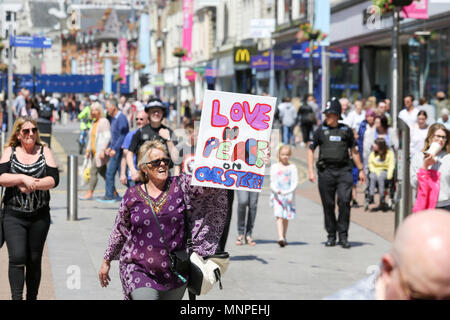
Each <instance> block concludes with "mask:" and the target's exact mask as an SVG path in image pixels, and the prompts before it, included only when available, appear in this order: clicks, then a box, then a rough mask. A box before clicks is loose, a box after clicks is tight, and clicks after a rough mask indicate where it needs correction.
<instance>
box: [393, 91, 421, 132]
mask: <svg viewBox="0 0 450 320" xmlns="http://www.w3.org/2000/svg"><path fill="white" fill-rule="evenodd" d="M403 102H404V103H405V109H403V110H401V111H400V112H399V114H398V117H399V118H400V119H402V120H403V121H404V122H405V123H406V124H407V125H408V126H409V128H412V127H414V124H416V122H417V114H418V113H419V109H417V108H415V107H414V104H413V102H414V96H412V95H410V94H409V95H406V96H405V98H404V99H403ZM394 116H395V115H394Z"/></svg>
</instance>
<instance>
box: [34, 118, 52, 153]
mask: <svg viewBox="0 0 450 320" xmlns="http://www.w3.org/2000/svg"><path fill="white" fill-rule="evenodd" d="M37 127H38V130H39V136H40V137H41V141H42V142H44V143H45V144H46V145H47V146H48V147H49V148H51V145H50V141H51V139H52V122H51V121H50V120H47V119H43V118H39V119H38V120H37Z"/></svg>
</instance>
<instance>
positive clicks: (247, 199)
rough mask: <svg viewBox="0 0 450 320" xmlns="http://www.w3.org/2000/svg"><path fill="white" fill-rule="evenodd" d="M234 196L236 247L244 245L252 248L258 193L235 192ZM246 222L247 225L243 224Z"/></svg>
mask: <svg viewBox="0 0 450 320" xmlns="http://www.w3.org/2000/svg"><path fill="white" fill-rule="evenodd" d="M236 194H237V199H238V219H237V229H238V237H237V239H236V245H238V246H240V245H243V244H244V243H245V244H249V245H251V246H254V245H256V242H255V241H254V240H253V238H252V233H253V227H254V224H255V219H256V211H257V210H258V198H259V193H258V192H250V191H245V190H236ZM245 218H247V219H245ZM246 220H247V223H245V222H246Z"/></svg>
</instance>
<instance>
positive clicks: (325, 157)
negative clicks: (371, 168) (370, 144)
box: [308, 98, 366, 248]
mask: <svg viewBox="0 0 450 320" xmlns="http://www.w3.org/2000/svg"><path fill="white" fill-rule="evenodd" d="M324 113H325V123H323V124H322V125H320V126H319V127H318V128H317V130H316V131H315V132H314V136H313V141H312V142H311V144H310V149H309V150H308V169H309V180H310V181H312V182H314V183H315V182H316V175H315V173H314V163H313V162H314V150H315V149H316V148H317V147H319V149H320V152H319V160H318V162H317V164H316V166H317V172H318V183H319V193H320V198H321V200H322V205H323V210H324V218H325V229H326V231H327V234H328V239H327V241H326V243H325V245H326V246H327V247H331V246H335V245H336V233H337V234H338V236H339V244H340V245H341V246H342V247H343V248H350V243H349V242H348V228H349V223H350V201H351V199H352V184H353V178H352V162H351V160H350V156H349V150H351V152H352V158H353V161H354V163H355V165H356V167H357V168H358V170H359V180H360V182H361V183H364V182H365V178H366V177H365V174H364V170H362V169H363V166H362V164H361V161H360V158H359V153H358V149H357V148H356V142H355V137H354V135H353V131H352V130H351V128H350V127H348V126H347V125H345V124H343V123H339V119H340V118H341V104H340V103H339V101H338V100H337V99H336V98H333V99H332V100H331V101H329V102H328V103H327V105H326V108H325V110H324ZM336 194H337V199H338V201H337V203H338V208H339V218H338V220H337V221H336V215H335V204H336V200H335V199H336Z"/></svg>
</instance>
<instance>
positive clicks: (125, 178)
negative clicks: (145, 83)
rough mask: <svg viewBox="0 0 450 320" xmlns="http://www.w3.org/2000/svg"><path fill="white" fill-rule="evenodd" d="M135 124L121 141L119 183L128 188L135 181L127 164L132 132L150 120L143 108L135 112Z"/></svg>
mask: <svg viewBox="0 0 450 320" xmlns="http://www.w3.org/2000/svg"><path fill="white" fill-rule="evenodd" d="M135 120H136V124H137V127H138V128H137V129H135V130H133V131H130V132H128V134H127V135H126V136H125V139H124V140H123V143H122V150H123V154H122V159H121V161H120V183H122V184H123V185H126V186H127V187H128V188H129V187H133V186H134V185H136V181H134V180H133V179H132V177H131V170H130V169H129V168H128V166H127V153H128V152H129V150H128V149H129V148H130V143H131V139H133V136H134V134H135V133H136V132H137V131H138V130H139V129H141V128H142V127H144V126H146V125H147V124H148V123H149V122H150V120H149V119H148V113H147V112H145V111H144V110H141V111H138V112H137V114H136V119H135ZM136 161H137V160H136V155H134V157H133V165H134V168H137V162H136Z"/></svg>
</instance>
